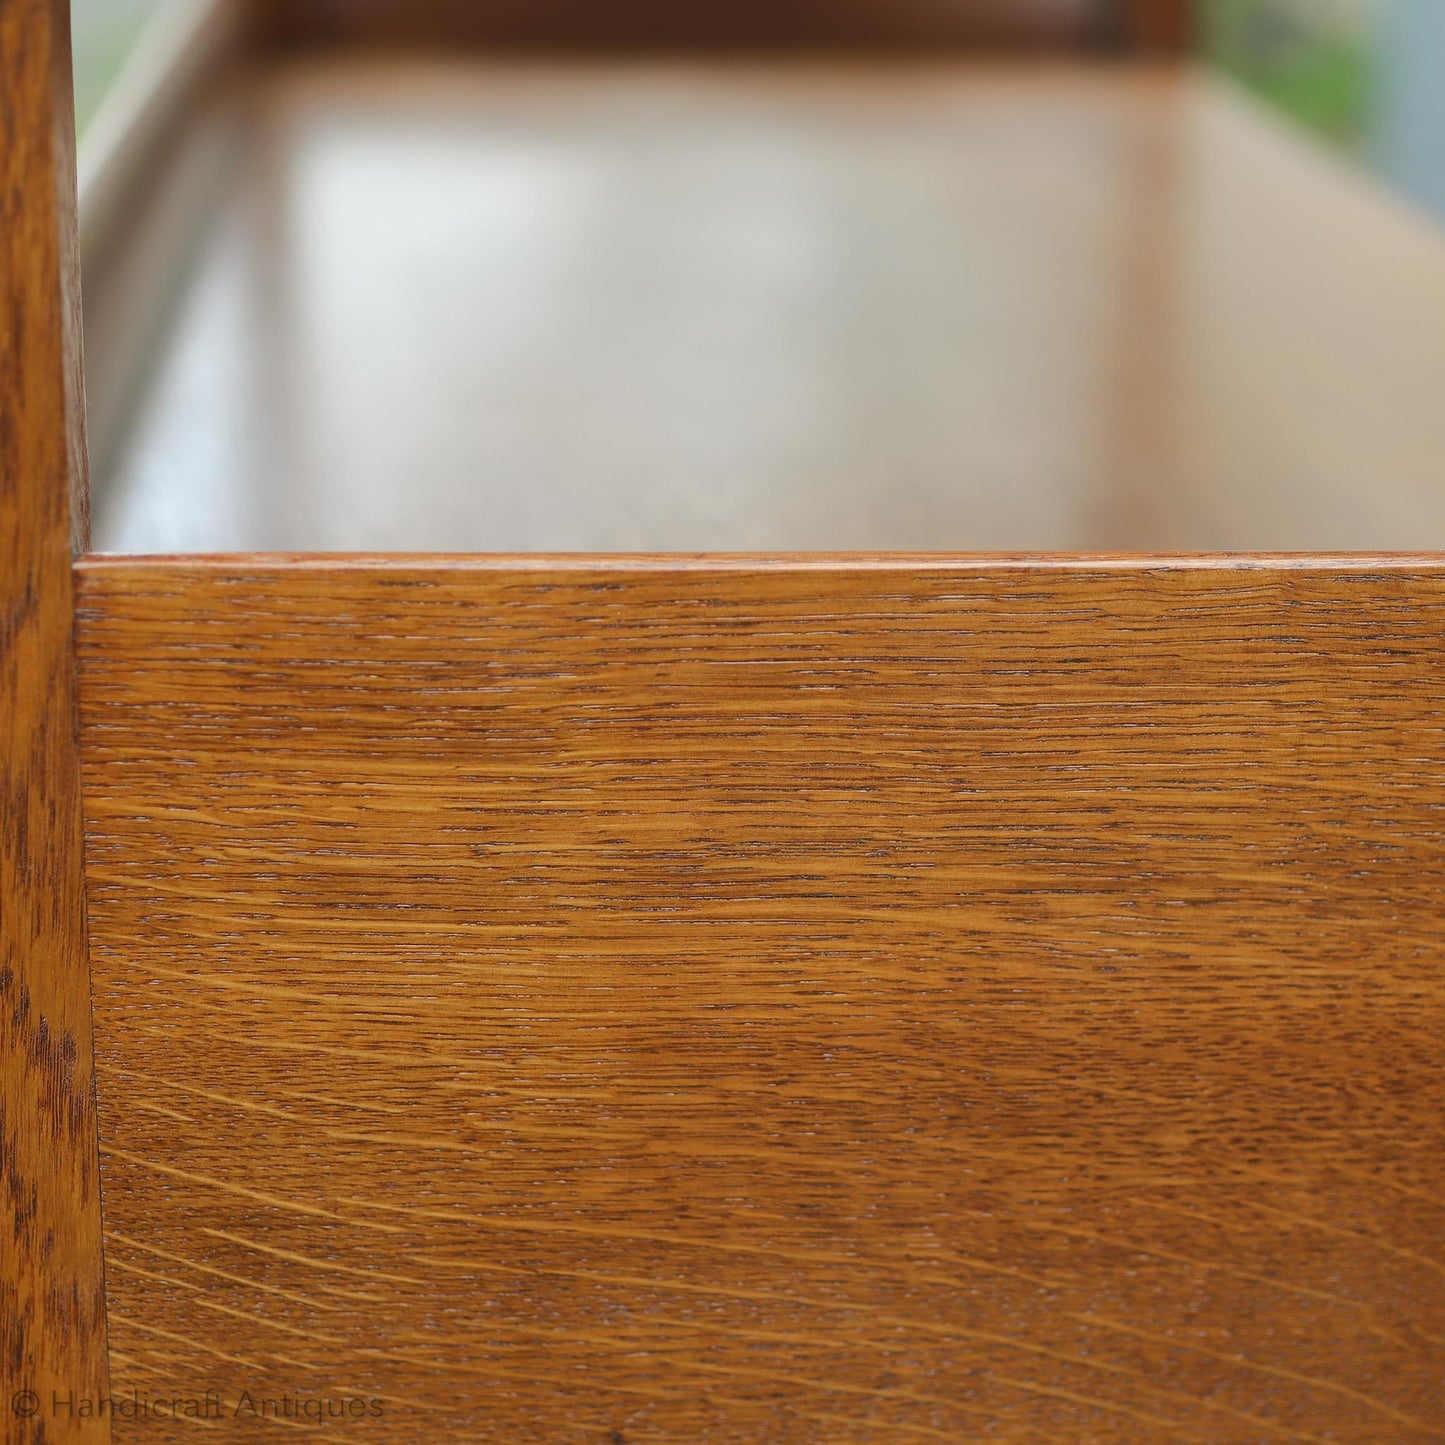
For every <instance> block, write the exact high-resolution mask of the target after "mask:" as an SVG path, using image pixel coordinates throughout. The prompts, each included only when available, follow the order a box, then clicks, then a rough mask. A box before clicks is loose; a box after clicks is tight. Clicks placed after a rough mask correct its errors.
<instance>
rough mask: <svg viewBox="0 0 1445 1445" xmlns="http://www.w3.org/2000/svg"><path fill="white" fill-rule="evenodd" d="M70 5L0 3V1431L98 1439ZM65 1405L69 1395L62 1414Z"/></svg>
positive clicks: (41, 1443) (56, 1) (96, 1198)
mask: <svg viewBox="0 0 1445 1445" xmlns="http://www.w3.org/2000/svg"><path fill="white" fill-rule="evenodd" d="M68 16H69V8H68V6H67V5H66V4H65V3H63V0H0V1439H3V1440H5V1441H14V1442H16V1445H21V1442H23V1445H54V1442H62V1441H63V1442H82V1441H84V1442H87V1445H90V1442H103V1441H105V1440H107V1439H109V1432H108V1430H107V1428H106V1423H105V1420H104V1419H103V1418H101V1417H99V1416H91V1417H90V1418H84V1417H82V1415H81V1414H80V1413H79V1412H80V1410H81V1409H82V1405H81V1402H82V1401H84V1400H90V1401H96V1400H98V1399H99V1398H101V1397H102V1396H103V1395H104V1393H105V1379H106V1365H105V1319H104V1310H103V1295H102V1277H101V1244H100V1240H101V1234H100V1193H99V1183H100V1180H99V1168H98V1160H97V1153H96V1122H95V1105H94V1083H93V1076H92V1071H91V1034H90V993H89V982H88V978H87V969H86V941H85V909H84V903H85V886H84V876H83V855H82V841H83V832H82V820H81V811H80V753H79V740H78V735H77V719H76V695H75V659H74V654H73V648H72V627H71V623H72V607H71V602H72V592H71V543H72V536H74V538H75V541H76V543H77V545H80V544H83V542H84V536H85V508H84V501H85V494H86V469H85V435H84V419H83V400H82V395H81V385H80V370H81V367H80V331H79V316H78V311H79V275H78V267H77V263H76V250H75V140H74V130H73V126H74V121H73V116H72V110H71V97H70V45H69V34H70V32H69V23H68ZM71 1406H74V1407H75V1413H72V1411H71V1408H70V1407H71Z"/></svg>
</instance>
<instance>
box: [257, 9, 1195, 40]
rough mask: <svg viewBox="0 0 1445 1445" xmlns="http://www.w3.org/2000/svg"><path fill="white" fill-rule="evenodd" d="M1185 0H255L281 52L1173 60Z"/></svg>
mask: <svg viewBox="0 0 1445 1445" xmlns="http://www.w3.org/2000/svg"><path fill="white" fill-rule="evenodd" d="M1192 8H1193V7H1192V5H1191V4H1190V3H1189V0H700V3H692V4H672V3H669V0H531V3H529V4H515V3H512V0H407V3H405V4H398V3H397V0H259V4H258V5H257V7H256V9H257V13H258V14H259V16H260V17H261V24H262V26H263V29H264V33H265V34H266V36H267V38H268V40H270V41H271V42H272V43H280V44H325V45H336V44H347V43H372V44H375V43H385V44H393V45H394V44H397V43H412V44H422V45H435V44H436V43H437V42H438V41H444V42H449V43H456V42H463V43H471V44H481V45H486V46H489V47H495V46H504V45H522V46H527V47H531V48H535V47H541V48H546V49H549V50H555V49H557V48H559V47H560V48H564V49H583V48H597V47H608V48H625V49H628V50H633V51H637V50H657V49H685V50H696V49H698V48H700V47H709V48H710V47H722V48H727V49H734V50H735V49H739V48H745V49H751V48H762V47H776V46H780V45H782V46H804V47H808V48H816V47H819V46H858V47H867V48H869V49H873V50H876V49H879V48H905V49H918V48H920V47H922V48H928V49H937V48H940V47H948V46H968V47H978V46H990V47H1012V48H1016V47H1019V46H1026V47H1030V48H1059V47H1065V46H1085V47H1093V48H1103V47H1111V46H1112V47H1124V48H1127V49H1133V50H1147V51H1151V52H1155V53H1160V52H1175V53H1177V52H1180V51H1182V50H1184V49H1185V48H1186V46H1187V45H1188V43H1189V38H1190V30H1191V26H1190V16H1191V11H1192Z"/></svg>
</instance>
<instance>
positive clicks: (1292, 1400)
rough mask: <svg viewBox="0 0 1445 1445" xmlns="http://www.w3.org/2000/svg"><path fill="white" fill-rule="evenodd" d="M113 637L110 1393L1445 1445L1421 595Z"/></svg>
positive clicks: (1009, 566) (378, 585)
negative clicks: (360, 1399)
mask: <svg viewBox="0 0 1445 1445" xmlns="http://www.w3.org/2000/svg"><path fill="white" fill-rule="evenodd" d="M79 581H80V623H81V629H80V646H81V655H82V727H83V744H84V757H85V767H86V806H87V814H88V845H89V850H90V854H89V858H90V872H89V877H90V903H91V916H92V926H93V940H94V941H93V968H94V985H95V1008H96V1026H97V1057H98V1068H99V1078H100V1102H101V1135H102V1148H103V1170H104V1182H105V1191H106V1217H107V1229H108V1240H107V1248H108V1267H109V1270H110V1306H111V1330H112V1340H113V1342H114V1349H115V1354H114V1356H113V1361H114V1366H113V1368H114V1374H115V1381H116V1385H117V1387H118V1388H132V1387H137V1388H142V1389H154V1390H158V1389H161V1388H162V1387H166V1388H169V1389H174V1390H185V1389H197V1388H203V1387H206V1386H210V1387H213V1388H215V1389H217V1390H218V1391H220V1392H222V1393H223V1394H224V1395H225V1397H226V1398H227V1400H228V1401H233V1400H234V1399H236V1398H237V1396H238V1394H239V1392H240V1391H242V1390H250V1391H252V1392H253V1393H255V1394H259V1393H261V1392H262V1391H266V1392H269V1393H271V1394H273V1395H276V1394H279V1393H280V1392H282V1391H289V1392H291V1393H293V1394H297V1393H299V1394H301V1395H309V1396H315V1397H327V1396H339V1395H345V1394H360V1395H364V1396H366V1397H368V1398H375V1399H378V1400H380V1401H381V1402H382V1406H383V1410H384V1413H383V1414H382V1416H381V1417H380V1418H379V1419H378V1418H370V1419H368V1420H366V1421H361V1422H358V1423H356V1424H355V1425H351V1426H342V1425H338V1424H335V1423H326V1424H322V1425H320V1426H316V1427H314V1428H313V1434H314V1435H317V1436H322V1437H329V1436H338V1437H339V1436H342V1435H345V1436H347V1437H348V1438H357V1439H362V1438H365V1439H369V1440H379V1441H388V1442H390V1441H395V1442H414V1441H419V1440H423V1439H444V1438H462V1439H468V1440H474V1441H487V1442H491V1441H496V1442H503V1441H505V1442H517V1441H524V1440H525V1441H533V1440H535V1441H539V1442H547V1445H605V1442H610V1441H618V1440H621V1441H625V1442H628V1445H641V1442H669V1445H672V1442H677V1445H682V1442H687V1445H696V1442H726V1445H734V1442H743V1441H755V1442H766V1445H795V1442H796V1445H812V1442H819V1441H828V1442H838V1445H844V1442H857V1445H863V1442H882V1441H888V1442H894V1441H897V1442H904V1441H928V1440H943V1441H954V1442H960V1445H963V1442H974V1441H980V1440H997V1441H1007V1442H1017V1445H1042V1442H1047V1445H1062V1442H1090V1445H1116V1442H1149V1445H1163V1442H1175V1441H1178V1442H1185V1441H1192V1442H1200V1445H1246V1442H1248V1445H1259V1442H1273V1441H1279V1442H1286V1441H1310V1442H1316V1445H1323V1442H1331V1445H1416V1442H1420V1445H1423V1442H1428V1441H1440V1440H1442V1439H1445V1397H1442V1392H1441V1388H1440V1381H1441V1379H1442V1375H1445V1247H1442V1243H1441V1240H1442V1225H1445V1190H1442V1185H1445V1137H1442V1135H1445V1129H1442V1122H1445V1082H1442V1075H1441V1070H1440V1064H1439V1056H1440V1041H1441V1037H1442V1023H1445V981H1442V971H1441V951H1442V947H1445V944H1442V938H1445V927H1442V923H1445V919H1442V909H1445V852H1442V844H1441V823H1442V818H1445V712H1442V709H1441V707H1440V696H1441V678H1442V675H1445V674H1442V661H1445V659H1442V651H1445V646H1442V635H1445V629H1442V622H1445V570H1442V567H1441V566H1440V564H1439V563H1438V562H1435V561H1431V560H1429V559H1409V558H1399V559H1387V558H1377V559H1368V558H1363V559H1354V560H1350V559H1335V560H1330V559H1322V560H1315V561H1305V562H1299V561H1295V562H1292V561H1289V560H1287V559H1272V560H1271V559H1266V560H1265V561H1262V562H1230V561H1219V562H1214V563H1207V562H1204V563H1200V562H1195V563H1191V562H1185V561H1180V562H1174V563H1170V562H1165V561H1161V562H1158V563H1153V564H1150V563H1143V562H1135V563H1129V562H1127V561H1125V560H1114V561H1110V560H1106V559H1098V560H1093V561H1090V560H1080V561H1077V562H1074V563H1067V562H1062V561H1060V562H1051V561H1047V560H1039V561H1027V560H1012V561H1011V560H1006V559H1005V560H998V561H995V562H983V561H959V562H956V563H950V562H947V561H944V560H941V559H928V558H913V559H900V560H898V561H896V562H893V563H883V564H878V565H873V564H869V563H867V562H866V561H862V560H848V559H833V560H828V559H820V560H817V561H815V562H811V563H809V562H803V561H788V560H786V559H778V560H775V561H772V562H769V561H766V560H761V559H752V560H749V559H732V560H727V559H715V560H713V561H710V562H709V561H705V560H700V559H694V560H689V559H672V560H670V561H666V560H658V559H654V560H647V559H622V560H614V561H610V562H609V561H605V560H587V559H571V560H569V559H547V558H534V559H512V560H510V561H508V560H501V561H495V562H492V563H487V562H484V561H470V562H468V561H465V560H462V559H451V560H448V559H436V560H427V559H411V560H397V561H391V562H388V561H385V560H366V559H361V560H355V559H353V560H349V561H348V560H344V559H334V560H332V561H329V562H328V561H325V560H322V559H310V560H306V559H284V558H280V559H270V560H268V559H262V558H251V559H245V558H233V559H217V560H194V561H180V560H169V561H167V560H160V561H156V560H151V561H147V560H137V561H119V560H89V561H85V562H83V563H82V564H81V567H80V570H79ZM222 1426H223V1428H222V1430H221V1433H222V1434H227V1433H228V1432H229V1433H230V1434H232V1435H235V1436H237V1437H238V1438H239V1437H242V1436H244V1438H252V1437H253V1436H254V1437H255V1438H272V1436H271V1434H269V1433H267V1432H268V1431H269V1430H271V1429H272V1428H273V1427H269V1426H266V1427H262V1426H256V1425H253V1424H242V1423H238V1422H236V1421H234V1420H227V1421H223V1422H222ZM117 1435H118V1437H119V1438H120V1439H122V1440H124V1441H146V1442H150V1441H171V1440H177V1441H179V1440H192V1439H195V1438H198V1437H197V1434H196V1431H195V1429H194V1428H193V1427H189V1426H184V1425H181V1424H177V1425H170V1424H167V1423H166V1422H159V1423H158V1422H154V1421H152V1422H150V1423H148V1424H143V1425H136V1424H126V1425H125V1426H124V1427H123V1428H122V1427H120V1426H118V1428H117ZM277 1438H280V1437H277Z"/></svg>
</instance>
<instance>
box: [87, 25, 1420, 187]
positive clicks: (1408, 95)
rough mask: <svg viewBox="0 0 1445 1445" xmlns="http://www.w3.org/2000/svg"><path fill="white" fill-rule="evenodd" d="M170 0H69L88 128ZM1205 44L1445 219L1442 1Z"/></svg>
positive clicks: (1213, 36) (1241, 31)
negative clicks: (133, 53)
mask: <svg viewBox="0 0 1445 1445" xmlns="http://www.w3.org/2000/svg"><path fill="white" fill-rule="evenodd" d="M166 3H167V0H73V4H72V7H71V14H72V24H73V27H74V34H73V43H74V51H75V107H76V123H77V126H78V127H79V128H80V130H81V131H82V132H83V131H84V129H85V127H86V125H87V124H88V123H89V122H90V121H91V120H92V119H93V118H94V116H95V113H96V111H97V110H98V109H99V107H100V104H101V101H102V100H103V99H104V97H105V94H106V92H107V91H108V90H109V89H110V88H111V87H112V86H113V85H114V83H115V81H116V79H117V78H118V77H119V75H120V73H121V70H122V69H123V67H124V66H125V63H126V60H127V59H128V57H129V56H130V55H131V53H132V51H133V50H134V49H135V47H136V45H137V43H138V42H139V40H140V38H141V35H142V32H143V31H144V30H145V27H146V25H147V23H148V22H150V21H151V20H153V19H154V17H155V15H156V13H157V12H158V11H159V10H160V9H161V8H162V7H163V6H164V5H165V4H166ZM1197 28H1198V37H1197V38H1198V48H1199V51H1200V53H1201V54H1202V55H1203V57H1204V58H1205V59H1206V60H1207V61H1208V63H1210V64H1211V65H1213V66H1215V67H1217V68H1218V69H1219V70H1220V71H1221V72H1222V73H1224V74H1227V75H1229V76H1230V77H1232V78H1233V79H1235V80H1236V81H1238V82H1239V83H1240V84H1242V85H1245V86H1248V87H1249V89H1251V90H1252V91H1254V92H1256V93H1257V94H1258V95H1260V96H1261V97H1263V98H1264V99H1265V100H1266V101H1268V102H1269V104H1270V105H1272V106H1274V107H1275V108H1276V109H1277V110H1278V111H1279V112H1280V113H1281V114H1283V115H1287V116H1289V117H1291V118H1292V119H1294V120H1295V121H1297V122H1299V123H1300V124H1301V125H1303V126H1305V127H1308V129H1310V130H1311V131H1313V132H1314V133H1315V134H1317V135H1319V136H1321V137H1322V138H1324V139H1325V140H1326V141H1327V142H1329V143H1330V144H1331V145H1335V146H1338V147H1340V148H1341V149H1342V150H1343V151H1345V152H1346V153H1348V154H1349V155H1351V156H1352V157H1354V158H1356V159H1358V160H1359V161H1360V162H1361V164H1364V165H1369V166H1374V167H1377V168H1378V169H1379V170H1381V171H1382V172H1383V173H1384V174H1386V175H1388V176H1389V177H1390V178H1391V179H1392V180H1394V181H1396V182H1397V183H1398V184H1399V185H1400V186H1402V187H1403V188H1404V189H1405V190H1407V191H1408V192H1410V193H1411V194H1412V195H1413V196H1416V197H1418V198H1419V199H1420V201H1422V202H1423V203H1425V204H1426V205H1429V206H1432V207H1434V208H1435V209H1436V210H1437V211H1439V212H1441V213H1445V5H1442V4H1441V3H1440V0H1202V4H1201V5H1200V7H1199V18H1198V21H1197Z"/></svg>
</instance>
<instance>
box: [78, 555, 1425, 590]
mask: <svg viewBox="0 0 1445 1445" xmlns="http://www.w3.org/2000/svg"><path fill="white" fill-rule="evenodd" d="M75 565H76V572H77V575H78V576H80V577H82V578H85V579H89V578H96V579H100V578H114V579H115V580H117V581H118V582H122V583H123V582H124V581H125V580H126V579H128V578H139V577H141V576H142V575H144V574H147V573H164V574H167V575H169V576H171V577H180V576H182V575H183V574H185V573H188V572H189V573H197V574H204V573H215V572H249V573H280V572H296V573H305V572H315V573H325V572H356V571H361V572H379V573H387V572H407V573H429V572H434V573H438V574H443V573H449V572H558V573H574V574H575V573H581V572H622V573H627V572H810V571H812V572H870V571H897V572H958V573H986V572H1006V571H1046V572H1157V571H1176V572H1178V571H1190V572H1221V573H1224V572H1315V573H1319V572H1395V573H1407V572H1419V571H1436V570H1445V552H1283V553H1264V552H1260V553H1243V552H1241V553H1194V552H1180V553H1163V552H1161V553H1139V552H1041V553H1029V552H980V553H958V552H756V553H754V552H636V553H622V552H616V553H612V552H595V553H594V552H560V553H558V552H535V553H533V552H507V553H501V552H499V553H455V554H453V553H438V552H375V553H373V552H224V553H222V552H213V553H194V554H165V555H148V554H141V553H136V554H121V553H100V552H97V553H89V554H86V555H84V556H81V557H79V558H77V559H76V564H75Z"/></svg>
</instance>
